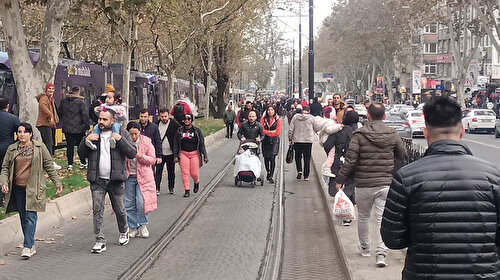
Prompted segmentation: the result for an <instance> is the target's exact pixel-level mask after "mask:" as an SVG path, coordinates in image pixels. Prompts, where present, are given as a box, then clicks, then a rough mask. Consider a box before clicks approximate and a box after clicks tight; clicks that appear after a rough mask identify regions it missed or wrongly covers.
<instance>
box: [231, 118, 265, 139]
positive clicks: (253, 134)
mask: <svg viewBox="0 0 500 280" xmlns="http://www.w3.org/2000/svg"><path fill="white" fill-rule="evenodd" d="M237 136H238V139H240V140H241V138H242V137H245V138H246V140H247V141H252V142H254V141H255V139H257V137H260V139H261V140H262V139H263V138H264V130H263V129H262V125H261V124H260V123H259V122H257V121H256V122H255V123H253V124H250V123H249V122H248V121H246V122H244V123H243V124H242V125H241V127H240V128H239V129H238V133H237Z"/></svg>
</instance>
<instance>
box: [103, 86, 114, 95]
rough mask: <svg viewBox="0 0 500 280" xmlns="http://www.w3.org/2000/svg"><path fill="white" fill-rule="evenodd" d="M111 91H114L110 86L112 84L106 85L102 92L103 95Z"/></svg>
mask: <svg viewBox="0 0 500 280" xmlns="http://www.w3.org/2000/svg"><path fill="white" fill-rule="evenodd" d="M111 91H113V92H114V91H115V88H114V87H113V85H112V84H107V85H106V88H105V89H104V92H105V93H108V92H111Z"/></svg>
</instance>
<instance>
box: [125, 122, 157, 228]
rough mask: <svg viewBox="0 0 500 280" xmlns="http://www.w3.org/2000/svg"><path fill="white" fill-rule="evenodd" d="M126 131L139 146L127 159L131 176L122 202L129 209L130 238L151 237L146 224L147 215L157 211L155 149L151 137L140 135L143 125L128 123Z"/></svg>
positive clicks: (126, 182)
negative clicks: (132, 157) (153, 166)
mask: <svg viewBox="0 0 500 280" xmlns="http://www.w3.org/2000/svg"><path fill="white" fill-rule="evenodd" d="M127 131H128V132H129V134H130V138H132V141H133V142H134V144H135V145H136V147H137V155H136V157H135V158H134V159H127V173H128V178H127V180H126V181H125V195H124V198H123V202H124V204H125V210H126V211H127V221H128V226H129V228H130V232H129V236H130V237H136V236H137V237H144V238H147V237H149V231H148V228H147V227H146V225H147V224H148V223H149V222H148V214H147V213H149V212H152V211H154V210H156V209H157V208H158V207H157V197H156V184H155V178H154V174H153V169H152V168H151V166H152V165H153V164H155V163H156V155H155V148H154V146H153V144H152V143H151V139H150V138H149V137H147V136H144V135H141V125H140V124H139V123H137V122H129V123H128V125H127Z"/></svg>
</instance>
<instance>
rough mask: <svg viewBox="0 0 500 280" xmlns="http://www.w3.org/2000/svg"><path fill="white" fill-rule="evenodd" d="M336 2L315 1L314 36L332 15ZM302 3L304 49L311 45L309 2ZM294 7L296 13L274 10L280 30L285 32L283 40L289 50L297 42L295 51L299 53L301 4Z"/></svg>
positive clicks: (305, 0) (327, 0) (332, 0)
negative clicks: (324, 21) (299, 14)
mask: <svg viewBox="0 0 500 280" xmlns="http://www.w3.org/2000/svg"><path fill="white" fill-rule="evenodd" d="M335 2H336V0H314V3H313V4H314V11H313V20H314V36H317V35H318V31H319V28H320V27H321V25H322V23H323V20H324V19H325V18H326V17H327V16H329V15H330V14H331V12H332V5H333V3H335ZM302 3H303V4H302V17H301V19H302V48H304V46H307V45H308V44H309V18H308V16H309V1H308V0H303V2H302ZM275 7H280V4H279V3H277V4H275ZM281 7H283V5H281ZM294 7H295V11H288V10H286V11H283V10H281V9H278V8H275V9H274V10H273V16H275V19H276V22H277V24H278V26H279V28H280V29H281V30H284V31H285V33H284V34H283V38H284V39H285V40H286V41H287V45H288V46H289V48H291V47H292V44H293V41H294V40H295V51H296V52H298V47H299V42H298V38H299V17H298V16H297V15H298V13H299V4H295V5H294ZM289 16H291V17H289Z"/></svg>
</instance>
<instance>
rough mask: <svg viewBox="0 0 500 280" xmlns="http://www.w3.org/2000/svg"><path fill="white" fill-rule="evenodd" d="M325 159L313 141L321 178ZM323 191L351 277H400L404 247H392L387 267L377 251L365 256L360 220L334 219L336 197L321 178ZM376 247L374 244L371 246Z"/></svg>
mask: <svg viewBox="0 0 500 280" xmlns="http://www.w3.org/2000/svg"><path fill="white" fill-rule="evenodd" d="M325 160H326V153H325V151H324V150H323V147H321V146H320V145H319V144H318V143H315V144H313V149H312V165H313V167H314V168H315V170H316V173H317V174H318V177H320V178H321V174H322V172H321V165H322V164H323V163H324V162H325ZM320 182H321V183H320V184H321V188H322V189H323V195H324V198H325V200H326V202H327V205H328V209H329V215H330V217H331V219H330V221H331V223H332V224H331V228H332V229H333V230H334V231H335V235H336V236H337V238H338V241H339V247H340V248H341V252H340V254H341V255H342V256H343V258H344V260H345V262H346V265H347V268H348V271H349V274H350V277H351V279H355V280H392V279H394V280H396V279H401V271H402V270H403V266H404V261H405V257H406V251H405V250H389V252H388V256H387V267H385V268H377V267H376V265H375V255H374V254H373V253H372V257H371V258H363V257H361V255H360V254H359V253H358V250H357V249H356V246H357V244H358V231H357V223H356V221H354V222H353V223H352V224H351V226H349V227H345V226H342V225H341V223H340V221H336V220H333V216H332V211H331V210H332V208H333V200H334V198H333V197H331V196H330V195H329V194H328V185H325V184H324V182H323V180H321V179H320ZM374 215H375V213H372V219H371V223H370V234H371V240H374V230H375V228H376V223H375V219H374V218H373V217H374ZM372 247H373V246H372Z"/></svg>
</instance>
